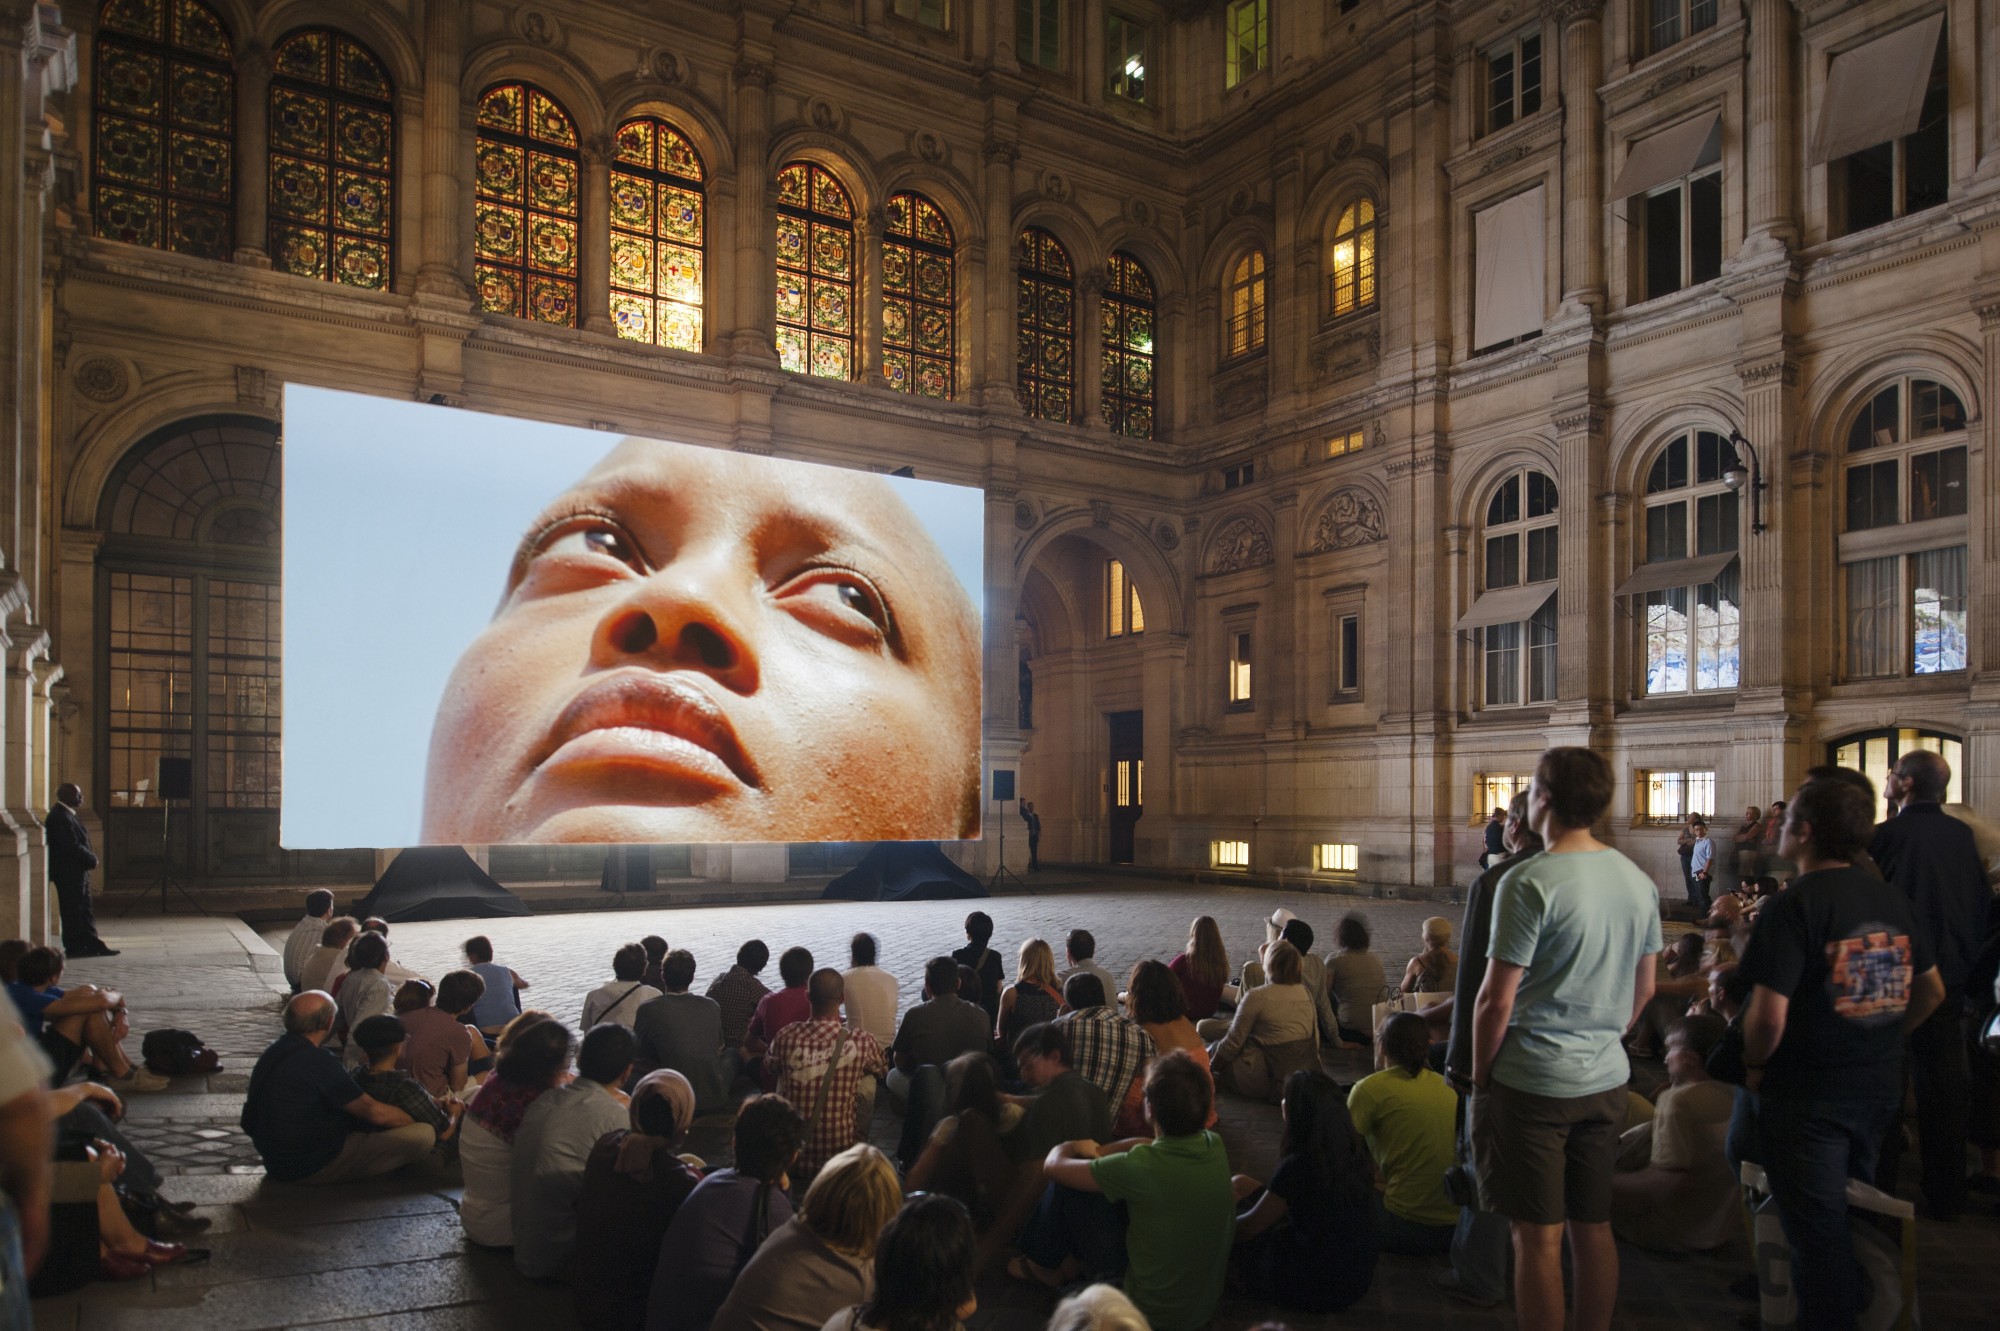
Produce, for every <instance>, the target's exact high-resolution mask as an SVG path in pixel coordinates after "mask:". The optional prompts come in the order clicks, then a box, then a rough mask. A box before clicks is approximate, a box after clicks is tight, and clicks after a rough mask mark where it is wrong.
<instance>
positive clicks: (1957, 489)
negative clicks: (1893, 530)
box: [1910, 448, 1965, 522]
mask: <svg viewBox="0 0 2000 1331" xmlns="http://www.w3.org/2000/svg"><path fill="white" fill-rule="evenodd" d="M1964 515H1965V450H1964V449H1963V448H1943V449H1939V450H1938V451H1937V452H1935V453H1919V454H1917V455H1916V456H1915V457H1913V458H1911V459H1910V521H1912V522H1922V521H1924V520H1926V519H1927V518H1956V517H1963V516H1964Z"/></svg>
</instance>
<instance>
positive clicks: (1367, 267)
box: [1326, 196, 1375, 319]
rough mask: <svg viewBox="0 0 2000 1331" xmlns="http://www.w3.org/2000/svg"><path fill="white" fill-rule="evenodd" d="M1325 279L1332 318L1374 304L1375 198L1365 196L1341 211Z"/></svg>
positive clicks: (1335, 228)
mask: <svg viewBox="0 0 2000 1331" xmlns="http://www.w3.org/2000/svg"><path fill="white" fill-rule="evenodd" d="M1326 282H1327V288H1326V291H1327V294H1326V310H1327V313H1328V315H1330V316H1331V317H1333V318H1336V319H1338V318H1339V317H1340V316H1342V315H1343V314H1352V313H1354V312H1355V311H1356V310H1365V309H1368V308H1369V307H1370V306H1372V305H1374V303H1375V200H1373V199H1370V198H1367V197H1366V196H1364V197H1362V198H1359V199H1356V200H1355V201H1354V202H1353V203H1350V204H1348V205H1347V207H1345V208H1343V209H1342V210H1341V212H1340V219H1339V220H1338V221H1337V222H1335V223H1334V227H1333V244H1332V247H1331V249H1330V250H1329V252H1328V254H1327V279H1326Z"/></svg>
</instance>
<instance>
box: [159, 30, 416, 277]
mask: <svg viewBox="0 0 2000 1331" xmlns="http://www.w3.org/2000/svg"><path fill="white" fill-rule="evenodd" d="M181 77H182V73H181V71H180V70H178V69H176V70H175V78H176V80H178V79H180V78H181ZM394 103H395V90H394V89H393V88H391V87H390V85H389V75H388V74H387V72H385V71H384V70H383V68H382V62H381V61H379V60H377V59H376V58H375V56H374V54H373V53H371V52H370V51H369V50H368V49H367V48H366V47H364V46H362V45H361V44H360V43H358V42H355V41H353V40H352V39H350V38H348V37H346V36H345V35H343V34H341V33H337V32H334V31H332V30H330V29H327V28H311V29H308V30H306V31H305V32H298V33H293V34H292V35H291V36H290V37H287V38H285V40H284V41H282V42H280V43H278V49H277V50H276V51H274V52H273V53H272V69H271V93H270V122H269V123H270V135H271V154H270V163H271V171H270V185H269V189H268V198H269V206H270V246H271V262H272V264H273V265H274V266H275V267H277V268H278V269H279V270H280V271H281V272H287V273H291V274H294V275H295V276H298V277H316V278H318V279H320V280H321V281H324V282H339V283H342V284H344V285H347V286H356V287H367V288H369V289H370V290H374V291H386V290H388V287H389V276H390V259H389V243H390V233H391V231H392V230H393V228H394V224H395V215H396V214H395V207H394V203H393V200H394V198H395V171H394V167H393V162H392V160H391V158H392V153H393V150H394V144H395V140H396V132H395V116H396V112H395V105H394Z"/></svg>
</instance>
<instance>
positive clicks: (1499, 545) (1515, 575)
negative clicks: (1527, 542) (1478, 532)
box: [1486, 532, 1521, 591]
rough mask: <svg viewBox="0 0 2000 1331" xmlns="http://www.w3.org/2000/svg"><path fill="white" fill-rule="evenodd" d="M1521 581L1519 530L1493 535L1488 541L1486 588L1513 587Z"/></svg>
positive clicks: (1489, 589)
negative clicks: (1507, 533)
mask: <svg viewBox="0 0 2000 1331" xmlns="http://www.w3.org/2000/svg"><path fill="white" fill-rule="evenodd" d="M1520 581H1521V536H1520V533H1519V532H1514V533H1510V534H1509V535H1506V536H1493V537H1489V538H1487V541H1486V589H1487V590H1488V591H1491V590H1493V588H1495V587H1512V586H1514V585H1515V584H1516V583H1518V582H1520Z"/></svg>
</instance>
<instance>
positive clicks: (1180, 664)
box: [1080, 589, 1188, 865]
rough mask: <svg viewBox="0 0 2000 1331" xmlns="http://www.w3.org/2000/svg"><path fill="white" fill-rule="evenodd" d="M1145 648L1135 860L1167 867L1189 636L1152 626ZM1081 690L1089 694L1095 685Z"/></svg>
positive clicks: (1171, 843)
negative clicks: (1176, 742) (1139, 811)
mask: <svg viewBox="0 0 2000 1331" xmlns="http://www.w3.org/2000/svg"><path fill="white" fill-rule="evenodd" d="M1163 590H1164V589H1163ZM1143 650H1144V659H1143V660H1142V662H1141V664H1140V667H1139V670H1140V686H1139V689H1140V693H1139V696H1140V699H1141V705H1142V706H1144V708H1145V709H1146V715H1145V719H1144V721H1143V722H1142V723H1141V726H1140V746H1141V755H1142V759H1143V761H1144V762H1145V764H1146V766H1145V770H1144V772H1143V773H1142V777H1143V786H1142V788H1141V791H1140V795H1141V800H1142V803H1141V807H1142V808H1143V809H1144V813H1143V815H1142V816H1141V817H1140V819H1139V826H1138V827H1137V828H1136V829H1135V830H1134V833H1133V845H1132V861H1133V863H1135V864H1160V865H1165V864H1172V863H1173V856H1174V826H1175V816H1174V815H1175V804H1174V736H1175V735H1176V734H1178V733H1179V732H1180V728H1181V726H1182V725H1183V724H1185V722H1183V721H1182V720H1181V716H1180V713H1181V699H1182V697H1183V694H1184V690H1185V689H1186V687H1187V678H1188V673H1187V669H1188V662H1187V655H1188V640H1187V635H1186V634H1185V633H1174V632H1171V631H1169V630H1168V629H1167V627H1166V625H1165V624H1162V625H1161V626H1160V627H1159V628H1158V629H1151V628H1148V629H1147V630H1146V636H1145V647H1144V649H1143ZM1085 679H1088V675H1087V674H1086V675H1085ZM1080 687H1082V688H1083V689H1085V691H1086V692H1087V691H1088V687H1089V686H1088V684H1082V685H1081V686H1080ZM1092 720H1093V722H1094V724H1096V725H1097V726H1098V727H1099V728H1100V729H1102V727H1103V725H1104V722H1103V720H1102V719H1101V718H1099V717H1097V716H1096V715H1095V714H1094V713H1093V715H1092Z"/></svg>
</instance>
